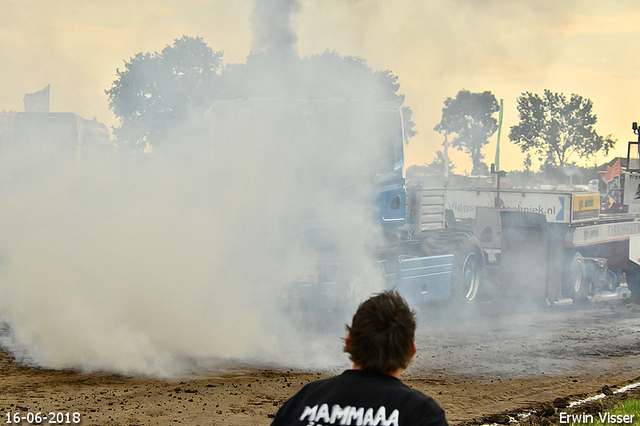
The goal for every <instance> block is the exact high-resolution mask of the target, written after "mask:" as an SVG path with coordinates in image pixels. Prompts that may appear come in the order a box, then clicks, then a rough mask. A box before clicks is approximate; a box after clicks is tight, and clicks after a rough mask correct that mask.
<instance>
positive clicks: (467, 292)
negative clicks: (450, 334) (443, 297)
mask: <svg viewBox="0 0 640 426" xmlns="http://www.w3.org/2000/svg"><path fill="white" fill-rule="evenodd" d="M422 251H423V253H425V254H427V255H438V254H453V255H454V258H453V270H452V273H451V303H452V304H453V305H456V306H458V307H469V306H470V305H475V304H476V303H478V302H479V300H480V296H481V295H482V269H483V267H484V255H483V252H482V245H481V244H480V240H478V238H477V237H476V236H475V235H474V234H473V233H472V232H471V231H466V230H462V229H443V230H440V231H435V232H432V233H429V234H427V236H426V237H425V239H424V240H423V241H422Z"/></svg>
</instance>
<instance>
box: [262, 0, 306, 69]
mask: <svg viewBox="0 0 640 426" xmlns="http://www.w3.org/2000/svg"><path fill="white" fill-rule="evenodd" d="M253 5H254V6H253V11H252V13H251V30H252V33H253V39H252V42H251V53H252V54H257V53H267V54H270V55H278V56H285V57H286V56H296V55H297V53H296V43H297V42H298V36H297V34H296V31H295V29H294V24H293V15H294V14H295V13H299V12H300V11H301V10H302V5H301V3H300V1H298V0H253Z"/></svg>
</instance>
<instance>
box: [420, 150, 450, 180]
mask: <svg viewBox="0 0 640 426" xmlns="http://www.w3.org/2000/svg"><path fill="white" fill-rule="evenodd" d="M444 163H445V158H444V153H443V152H442V151H436V156H435V157H434V158H433V161H432V162H431V163H427V164H425V167H426V168H427V171H428V172H429V173H430V174H435V175H444ZM447 166H448V167H447V170H448V171H449V172H453V169H455V168H456V166H455V164H453V162H452V161H451V159H448V158H447Z"/></svg>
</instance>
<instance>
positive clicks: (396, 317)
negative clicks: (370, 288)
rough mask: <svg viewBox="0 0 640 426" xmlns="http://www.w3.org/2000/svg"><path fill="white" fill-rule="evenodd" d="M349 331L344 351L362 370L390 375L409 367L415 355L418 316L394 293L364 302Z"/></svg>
mask: <svg viewBox="0 0 640 426" xmlns="http://www.w3.org/2000/svg"><path fill="white" fill-rule="evenodd" d="M347 331H348V332H349V335H348V336H347V341H346V345H345V347H344V351H345V352H347V353H348V354H349V358H350V359H351V361H353V363H354V364H355V365H357V366H358V367H359V368H361V369H362V370H367V371H375V372H378V373H385V374H391V373H393V372H395V371H397V370H398V369H405V368H407V366H408V365H409V362H410V361H411V358H412V357H413V354H414V352H415V346H414V343H413V339H414V335H415V331H416V320H415V314H414V313H413V311H412V310H411V309H410V308H409V305H407V302H406V301H405V300H404V299H403V298H402V297H401V296H400V295H399V294H398V293H396V292H395V291H386V292H383V293H380V294H377V295H374V296H372V297H371V298H369V299H368V300H366V301H365V302H363V303H362V304H361V305H360V306H359V307H358V310H357V311H356V313H355V315H354V316H353V321H352V323H351V326H348V325H347Z"/></svg>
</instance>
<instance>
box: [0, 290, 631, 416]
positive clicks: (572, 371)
mask: <svg viewBox="0 0 640 426" xmlns="http://www.w3.org/2000/svg"><path fill="white" fill-rule="evenodd" d="M416 343H417V345H418V353H417V355H416V358H415V360H414V362H413V364H412V365H411V366H410V367H409V369H408V370H407V371H406V372H405V373H404V374H403V380H404V381H405V383H407V384H408V385H409V386H411V387H414V388H417V389H420V390H421V391H423V392H424V393H426V394H428V395H431V396H433V397H434V398H435V399H436V400H437V401H438V402H439V403H440V404H441V405H442V406H443V407H444V409H445V410H446V412H447V418H448V420H449V422H450V423H451V424H482V423H485V422H491V423H493V422H496V421H501V420H504V416H502V417H501V416H500V415H499V414H500V413H506V412H510V413H515V412H526V411H528V410H530V409H531V408H535V407H540V406H541V405H540V404H541V403H547V404H553V402H554V400H556V404H555V405H556V407H558V406H560V407H562V404H560V405H559V404H557V401H558V400H561V399H563V398H564V401H573V400H579V399H582V398H584V397H588V396H593V395H596V394H598V393H600V392H601V391H602V389H603V387H604V386H605V385H606V386H608V387H610V388H611V389H612V390H615V389H617V388H619V387H622V386H625V385H627V384H630V383H635V382H638V381H640V377H639V376H640V305H638V304H615V305H597V306H591V305H590V306H587V307H562V308H553V309H552V308H549V309H542V310H531V309H523V308H522V307H521V306H517V305H514V304H509V303H500V304H496V305H495V306H487V307H485V309H484V310H483V313H482V314H480V315H478V316H475V317H473V318H467V319H458V320H452V319H446V318H441V317H438V316H437V315H424V314H423V315H421V316H420V324H419V329H418V334H417V337H416ZM335 373H336V371H333V372H296V371H291V370H289V371H288V370H280V371H274V370H263V369H257V368H256V369H251V368H246V367H243V368H242V369H239V370H235V371H231V372H228V373H226V374H224V375H213V374H211V373H208V374H205V375H202V376H199V377H190V378H183V379H181V380H175V381H167V380H158V379H145V378H127V377H119V376H113V375H103V374H82V373H78V372H75V371H55V370H46V369H39V368H33V367H28V366H23V365H19V364H17V363H15V362H14V361H13V359H12V357H11V355H10V354H7V353H6V352H3V351H0V415H2V416H3V418H2V420H1V421H2V422H3V423H5V422H6V420H7V413H15V412H20V414H21V415H22V416H26V415H27V413H34V414H35V413H37V412H41V413H43V414H46V415H47V416H50V415H51V413H55V414H57V413H62V414H57V415H58V416H63V417H64V416H65V415H66V413H70V417H69V418H70V419H71V420H73V417H72V416H73V413H79V416H80V418H81V420H82V421H81V424H83V425H147V424H148V425H167V424H185V425H212V424H213V425H238V426H243V425H268V424H270V422H271V418H272V417H273V415H274V414H275V412H276V411H277V409H278V407H279V406H280V405H281V404H282V403H283V402H284V401H285V400H286V399H287V398H288V397H290V396H291V395H292V394H293V393H295V392H296V391H297V390H298V389H300V387H301V386H303V385H304V384H306V383H309V382H311V381H313V380H317V379H320V378H323V377H328V376H329V375H332V374H335ZM548 406H549V405H547V407H548ZM560 409H561V408H555V411H556V412H557V411H558V410H560ZM551 410H552V411H553V410H554V409H553V408H552V409H551ZM76 418H78V417H76ZM59 419H60V417H58V420H59ZM64 419H65V420H66V417H64ZM551 419H552V420H551V423H553V417H551ZM49 423H50V422H49V421H44V422H43V424H49ZM22 424H28V423H27V420H23V421H22ZM541 424H550V423H549V421H546V423H544V422H543V423H541Z"/></svg>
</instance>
